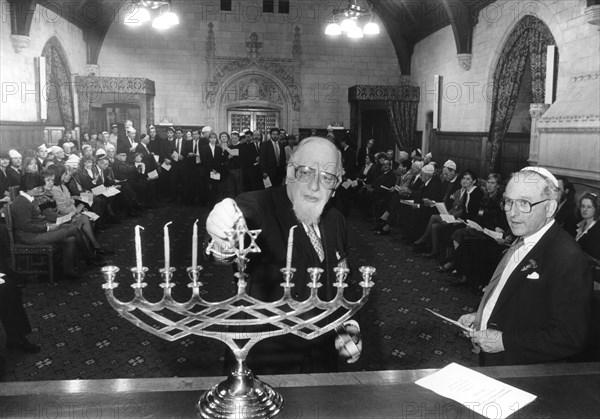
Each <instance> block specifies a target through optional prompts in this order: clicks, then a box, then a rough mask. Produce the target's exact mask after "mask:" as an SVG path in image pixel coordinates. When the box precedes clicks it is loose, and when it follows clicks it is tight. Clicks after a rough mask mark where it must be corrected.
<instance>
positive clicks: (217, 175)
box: [210, 172, 221, 180]
mask: <svg viewBox="0 0 600 419" xmlns="http://www.w3.org/2000/svg"><path fill="white" fill-rule="evenodd" d="M210 178H211V179H212V180H221V174H220V173H219V172H210Z"/></svg>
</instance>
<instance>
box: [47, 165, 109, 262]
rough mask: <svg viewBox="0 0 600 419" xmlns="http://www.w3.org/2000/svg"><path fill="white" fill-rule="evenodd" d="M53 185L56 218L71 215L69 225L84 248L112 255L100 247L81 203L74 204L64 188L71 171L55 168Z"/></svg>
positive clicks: (98, 253) (66, 188)
mask: <svg viewBox="0 0 600 419" xmlns="http://www.w3.org/2000/svg"><path fill="white" fill-rule="evenodd" d="M54 176H55V177H54V185H53V187H52V189H51V192H52V196H53V198H54V201H55V202H56V210H57V213H58V216H61V217H62V216H64V215H68V214H73V217H72V218H71V223H72V224H73V225H75V226H76V227H77V228H78V229H79V230H80V231H81V233H82V235H83V239H84V240H85V243H86V246H87V247H88V248H90V249H91V250H92V251H93V252H94V253H95V254H96V255H98V256H101V255H112V254H114V252H112V251H110V250H107V249H105V248H103V247H102V245H101V244H100V242H98V240H97V239H96V235H95V234H94V229H93V228H92V222H91V220H90V219H89V217H88V216H87V215H86V214H83V212H84V211H85V210H86V208H85V206H84V204H83V203H81V202H77V203H76V202H75V200H74V199H73V198H72V197H71V193H70V192H69V188H68V187H67V186H66V185H67V184H68V183H69V182H70V181H71V169H66V168H55V170H54Z"/></svg>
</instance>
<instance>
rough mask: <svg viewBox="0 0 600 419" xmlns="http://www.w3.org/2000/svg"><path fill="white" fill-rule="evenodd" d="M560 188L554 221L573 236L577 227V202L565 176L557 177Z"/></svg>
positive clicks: (571, 186)
mask: <svg viewBox="0 0 600 419" xmlns="http://www.w3.org/2000/svg"><path fill="white" fill-rule="evenodd" d="M556 179H557V180H558V188H559V189H560V192H561V193H560V198H561V199H560V203H559V204H558V209H557V210H556V217H555V218H554V220H555V222H556V223H558V225H559V226H561V227H562V228H564V229H565V230H566V231H567V233H569V234H570V235H571V236H573V237H575V230H576V229H577V215H576V213H577V208H576V207H577V202H575V188H574V187H573V185H572V184H571V182H569V180H568V179H567V178H566V177H557V178H556Z"/></svg>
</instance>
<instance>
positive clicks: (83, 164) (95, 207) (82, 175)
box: [67, 157, 119, 223]
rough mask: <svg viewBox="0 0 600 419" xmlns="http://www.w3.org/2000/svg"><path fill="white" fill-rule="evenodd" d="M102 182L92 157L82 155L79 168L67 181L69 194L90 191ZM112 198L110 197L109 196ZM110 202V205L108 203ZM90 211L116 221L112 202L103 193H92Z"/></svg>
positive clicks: (77, 194) (109, 220)
mask: <svg viewBox="0 0 600 419" xmlns="http://www.w3.org/2000/svg"><path fill="white" fill-rule="evenodd" d="M101 184H102V181H101V179H100V178H99V176H98V172H97V169H96V164H95V161H94V158H93V157H82V158H81V160H80V162H79V169H78V170H77V171H76V172H75V173H74V174H73V176H72V179H71V180H70V181H69V182H68V183H67V186H68V188H69V192H70V193H71V195H74V196H79V195H80V194H81V192H86V193H91V192H92V189H94V188H95V187H97V186H100V185H101ZM111 198H112V197H111ZM109 204H110V205H109ZM91 209H92V211H93V212H95V213H96V214H98V215H99V216H100V218H101V219H106V220H107V221H108V222H109V223H118V222H119V221H118V220H117V217H116V214H115V212H114V209H113V206H112V203H111V202H109V200H108V198H107V197H106V196H104V195H97V194H94V201H93V204H92V208H91Z"/></svg>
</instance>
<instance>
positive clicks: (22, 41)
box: [10, 35, 31, 54]
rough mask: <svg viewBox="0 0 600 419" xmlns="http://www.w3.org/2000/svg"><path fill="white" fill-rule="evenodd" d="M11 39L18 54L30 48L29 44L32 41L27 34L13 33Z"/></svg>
mask: <svg viewBox="0 0 600 419" xmlns="http://www.w3.org/2000/svg"><path fill="white" fill-rule="evenodd" d="M10 40H11V42H12V46H13V48H14V50H15V52H16V53H17V54H20V53H21V52H22V51H23V50H25V49H27V48H29V44H30V43H31V38H30V37H29V36H27V35H11V36H10Z"/></svg>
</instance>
